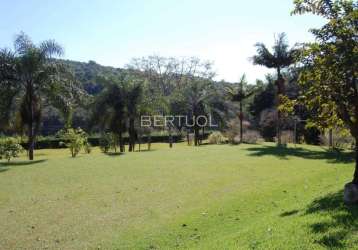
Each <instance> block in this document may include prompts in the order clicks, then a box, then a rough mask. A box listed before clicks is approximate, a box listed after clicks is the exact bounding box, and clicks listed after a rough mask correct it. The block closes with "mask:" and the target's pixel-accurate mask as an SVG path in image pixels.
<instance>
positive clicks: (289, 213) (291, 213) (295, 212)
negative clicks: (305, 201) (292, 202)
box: [280, 209, 299, 217]
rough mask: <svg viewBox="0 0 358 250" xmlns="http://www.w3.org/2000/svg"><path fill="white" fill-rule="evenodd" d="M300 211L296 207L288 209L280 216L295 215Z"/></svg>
mask: <svg viewBox="0 0 358 250" xmlns="http://www.w3.org/2000/svg"><path fill="white" fill-rule="evenodd" d="M298 212H299V210H297V209H294V210H291V211H286V212H283V213H281V214H280V217H287V216H291V215H295V214H297V213H298Z"/></svg>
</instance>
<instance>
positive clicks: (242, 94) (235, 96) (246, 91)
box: [226, 74, 256, 142]
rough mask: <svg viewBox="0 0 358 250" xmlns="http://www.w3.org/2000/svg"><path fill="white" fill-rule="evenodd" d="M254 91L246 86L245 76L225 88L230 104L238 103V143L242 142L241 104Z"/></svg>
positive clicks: (242, 118)
mask: <svg viewBox="0 0 358 250" xmlns="http://www.w3.org/2000/svg"><path fill="white" fill-rule="evenodd" d="M255 91H256V89H255V87H254V86H250V85H248V84H247V81H246V76H245V74H244V75H243V76H242V77H241V79H240V81H239V83H237V84H234V85H233V86H228V87H227V88H226V92H227V95H228V96H229V98H230V100H231V101H232V102H238V103H239V120H240V142H242V140H243V126H242V123H243V120H244V112H243V104H244V101H245V100H246V99H248V98H249V97H250V96H252V95H253V94H254V93H255Z"/></svg>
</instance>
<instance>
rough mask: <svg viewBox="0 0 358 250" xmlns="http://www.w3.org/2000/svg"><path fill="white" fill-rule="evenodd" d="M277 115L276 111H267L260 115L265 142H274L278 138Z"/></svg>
mask: <svg viewBox="0 0 358 250" xmlns="http://www.w3.org/2000/svg"><path fill="white" fill-rule="evenodd" d="M276 121H277V113H276V111H275V110H274V109H265V110H263V111H262V112H261V114H260V121H259V125H260V132H261V135H262V137H263V138H264V139H265V141H274V138H275V136H276Z"/></svg>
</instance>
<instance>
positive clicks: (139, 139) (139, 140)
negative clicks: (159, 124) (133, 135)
mask: <svg viewBox="0 0 358 250" xmlns="http://www.w3.org/2000/svg"><path fill="white" fill-rule="evenodd" d="M141 144H142V136H138V150H139V152H140V146H141Z"/></svg>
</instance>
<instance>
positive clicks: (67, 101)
mask: <svg viewBox="0 0 358 250" xmlns="http://www.w3.org/2000/svg"><path fill="white" fill-rule="evenodd" d="M62 54H63V48H62V47H61V46H60V45H59V44H58V43H56V42H55V41H54V40H46V41H43V42H41V43H40V44H39V45H35V44H34V43H33V42H32V41H31V39H30V38H29V37H28V36H27V35H25V34H24V33H20V34H19V35H17V36H16V39H15V42H14V51H11V50H8V49H1V50H0V87H1V88H0V91H1V97H2V99H3V97H5V98H4V99H5V100H2V101H1V102H2V105H0V106H1V108H2V111H1V113H2V116H3V117H7V118H10V117H11V111H12V110H11V109H10V107H12V106H14V105H15V106H16V108H17V110H19V113H20V117H21V125H22V127H26V129H27V133H28V153H29V159H30V160H33V158H34V155H33V154H34V147H35V140H36V135H37V133H38V130H39V127H40V122H41V111H42V106H43V104H45V102H44V101H48V102H49V103H50V104H51V103H52V104H53V105H54V106H55V107H61V110H63V111H66V110H70V108H69V107H70V106H71V105H72V104H73V100H74V99H75V93H80V92H81V91H80V89H79V88H77V86H76V85H75V84H74V83H75V81H74V78H73V75H72V74H71V73H70V72H69V71H68V69H67V68H66V67H65V66H64V65H62V64H60V63H59V62H57V61H56V60H53V57H54V56H61V55H62ZM19 100H21V101H20V103H21V104H20V105H16V104H18V103H19Z"/></svg>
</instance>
